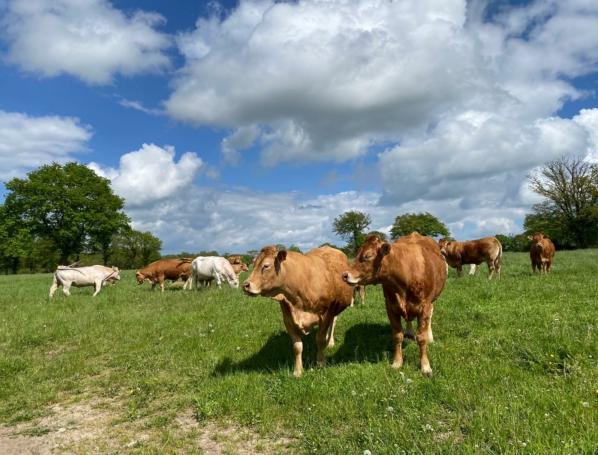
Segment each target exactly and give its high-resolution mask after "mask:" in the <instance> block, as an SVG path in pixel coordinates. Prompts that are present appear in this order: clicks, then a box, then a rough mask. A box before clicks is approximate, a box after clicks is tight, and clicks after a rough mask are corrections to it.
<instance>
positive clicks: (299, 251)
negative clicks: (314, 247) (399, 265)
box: [288, 245, 303, 253]
mask: <svg viewBox="0 0 598 455" xmlns="http://www.w3.org/2000/svg"><path fill="white" fill-rule="evenodd" d="M288 251H294V252H295V253H303V251H301V248H299V247H298V246H295V245H291V246H290V247H289V249H288Z"/></svg>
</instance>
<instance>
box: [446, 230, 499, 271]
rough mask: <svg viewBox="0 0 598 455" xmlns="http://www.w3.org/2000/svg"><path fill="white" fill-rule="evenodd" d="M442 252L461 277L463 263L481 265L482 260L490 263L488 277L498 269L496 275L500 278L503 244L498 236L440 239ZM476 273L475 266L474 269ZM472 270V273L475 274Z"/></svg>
mask: <svg viewBox="0 0 598 455" xmlns="http://www.w3.org/2000/svg"><path fill="white" fill-rule="evenodd" d="M438 246H439V247H440V252H441V253H442V255H443V256H444V258H445V259H446V263H447V264H448V265H450V266H451V267H453V268H456V269H457V275H458V276H459V277H460V276H461V272H462V270H463V264H473V265H476V266H477V265H479V264H481V263H482V262H485V263H486V264H488V272H489V274H488V279H489V280H491V279H492V275H493V274H494V271H495V270H496V276H497V277H499V278H500V267H501V258H502V245H501V243H500V242H499V240H498V239H497V238H496V237H484V238H483V239H479V240H468V241H467V242H454V241H448V240H447V239H440V240H439V241H438ZM472 270H473V273H475V268H473V269H472ZM473 273H472V272H471V271H470V275H473Z"/></svg>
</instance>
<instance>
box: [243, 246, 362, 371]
mask: <svg viewBox="0 0 598 455" xmlns="http://www.w3.org/2000/svg"><path fill="white" fill-rule="evenodd" d="M348 266H349V260H348V259H347V256H346V255H345V253H343V252H342V251H340V250H337V249H335V248H330V247H328V246H324V247H321V248H314V249H313V250H311V251H308V252H307V253H306V254H301V253H296V252H293V251H285V250H281V251H276V247H275V246H273V245H272V246H265V247H264V248H262V251H260V254H259V256H258V257H257V259H256V260H255V262H254V269H253V271H252V272H251V275H249V278H247V280H246V281H245V283H244V284H243V292H244V293H245V294H247V295H249V296H253V297H255V296H258V295H261V296H263V297H269V298H271V299H272V300H276V301H278V302H279V304H280V308H281V309H282V319H283V321H284V325H285V327H286V329H287V332H288V333H289V336H290V337H291V340H292V342H293V351H294V352H295V371H294V373H293V374H294V375H295V376H296V377H299V376H301V373H302V372H303V364H302V361H301V353H302V352H303V343H302V342H301V335H302V334H303V335H308V334H309V333H310V332H311V331H312V329H313V328H314V326H316V325H318V326H319V329H318V334H317V335H316V341H317V344H318V356H317V362H318V366H324V365H325V363H326V359H325V358H324V348H325V347H326V346H334V326H335V324H336V317H337V316H338V315H339V314H340V313H341V312H342V311H343V310H344V309H345V308H347V307H348V306H349V305H351V300H352V296H353V289H352V288H351V286H347V284H345V283H343V281H342V280H341V274H342V273H343V271H344V270H346V269H347V267H348ZM328 329H330V333H329V334H328V335H327V332H328V331H329V330H328Z"/></svg>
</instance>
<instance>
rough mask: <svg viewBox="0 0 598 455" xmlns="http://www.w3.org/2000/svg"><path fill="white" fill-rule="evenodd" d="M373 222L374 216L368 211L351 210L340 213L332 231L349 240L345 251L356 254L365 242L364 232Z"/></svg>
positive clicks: (333, 223)
mask: <svg viewBox="0 0 598 455" xmlns="http://www.w3.org/2000/svg"><path fill="white" fill-rule="evenodd" d="M371 223H372V218H371V217H370V215H368V214H367V213H362V212H357V211H349V212H345V213H343V214H342V215H339V216H338V217H337V218H335V219H334V221H333V222H332V232H334V233H335V234H337V235H338V236H339V237H340V238H342V239H343V240H344V241H346V242H347V246H346V247H345V249H343V251H345V252H348V253H349V254H350V255H354V254H355V253H356V252H357V250H358V249H359V248H360V247H361V245H362V244H363V241H364V240H365V234H364V233H363V231H364V230H366V229H367V228H368V227H369V225H370V224H371Z"/></svg>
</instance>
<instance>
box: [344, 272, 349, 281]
mask: <svg viewBox="0 0 598 455" xmlns="http://www.w3.org/2000/svg"><path fill="white" fill-rule="evenodd" d="M348 279H349V272H345V273H343V281H347V280H348Z"/></svg>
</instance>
